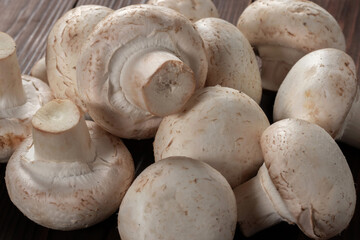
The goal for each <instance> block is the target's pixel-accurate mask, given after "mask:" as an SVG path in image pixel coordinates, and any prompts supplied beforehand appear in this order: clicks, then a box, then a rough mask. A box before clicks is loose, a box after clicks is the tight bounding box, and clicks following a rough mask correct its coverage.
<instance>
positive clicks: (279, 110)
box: [274, 48, 360, 148]
mask: <svg viewBox="0 0 360 240" xmlns="http://www.w3.org/2000/svg"><path fill="white" fill-rule="evenodd" d="M358 85H359V83H358V80H357V78H356V67H355V64H354V61H353V60H352V58H351V57H350V56H349V55H347V54H346V53H345V52H343V51H340V50H337V49H331V48H328V49H321V50H317V51H314V52H311V53H309V54H307V55H306V56H304V57H303V58H301V59H300V60H299V61H298V62H297V63H296V64H295V65H294V66H293V67H292V69H291V70H290V72H289V73H288V75H287V76H286V78H285V79H284V81H283V83H282V84H281V86H280V88H279V91H278V93H277V95H276V98H275V104H274V120H275V121H278V120H281V119H284V118H299V119H304V120H306V121H309V122H312V123H316V124H318V125H319V126H321V127H322V128H324V129H325V130H326V131H327V132H328V133H329V134H330V135H331V136H332V137H333V138H335V139H339V140H341V141H345V142H346V143H349V144H351V145H354V146H356V147H358V148H360V139H359V135H360V126H359V121H360V100H359V96H358V95H359V90H358Z"/></svg>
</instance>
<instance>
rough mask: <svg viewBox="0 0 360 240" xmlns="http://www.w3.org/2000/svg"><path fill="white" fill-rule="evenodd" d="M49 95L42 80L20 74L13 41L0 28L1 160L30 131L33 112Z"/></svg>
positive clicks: (48, 90)
mask: <svg viewBox="0 0 360 240" xmlns="http://www.w3.org/2000/svg"><path fill="white" fill-rule="evenodd" d="M52 98H53V97H52V94H51V91H50V89H49V87H48V86H47V85H46V84H45V83H43V82H42V81H41V80H39V79H37V78H33V77H30V76H26V75H21V72H20V66H19V63H18V60H17V57H16V46H15V42H14V40H13V39H12V38H11V37H10V36H9V35H7V34H6V33H3V32H0V162H7V161H8V159H9V157H10V156H11V154H12V153H13V152H14V150H15V149H16V148H17V147H18V145H19V144H20V143H21V142H22V141H23V140H24V139H25V138H26V137H27V136H28V135H29V134H30V133H31V118H32V116H33V115H34V114H35V112H36V111H37V110H38V109H39V108H40V107H41V106H42V105H43V104H45V103H46V102H48V101H50V100H51V99H52Z"/></svg>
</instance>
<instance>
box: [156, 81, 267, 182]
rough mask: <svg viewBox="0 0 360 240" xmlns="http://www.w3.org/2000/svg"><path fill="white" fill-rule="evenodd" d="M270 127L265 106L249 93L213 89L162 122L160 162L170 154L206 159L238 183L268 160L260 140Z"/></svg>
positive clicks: (158, 141) (158, 137)
mask: <svg viewBox="0 0 360 240" xmlns="http://www.w3.org/2000/svg"><path fill="white" fill-rule="evenodd" d="M268 126H269V121H268V119H267V117H266V115H265V114H264V112H263V111H262V110H261V108H260V107H259V105H258V104H256V102H255V101H254V100H252V99H251V98H250V97H248V96H247V95H245V94H244V93H240V92H238V91H237V90H234V89H231V88H226V87H220V86H215V87H207V88H204V89H201V90H199V91H198V92H196V93H195V94H194V95H193V97H192V98H191V99H190V100H189V102H188V104H187V105H186V107H185V110H184V111H183V112H181V113H178V114H174V115H170V116H167V117H165V118H164V119H163V120H162V122H161V124H160V127H159V129H158V132H157V133H156V136H155V141H154V154H155V161H159V160H161V159H163V158H166V157H170V156H186V157H190V158H193V159H196V160H200V161H204V162H206V163H208V164H209V165H210V166H212V167H213V168H215V169H216V170H218V171H219V172H220V173H221V174H222V175H224V176H225V178H226V179H227V180H228V182H229V183H230V185H231V186H232V187H236V186H237V185H239V184H240V183H242V182H244V181H246V180H248V179H249V178H251V177H253V176H254V175H255V174H256V172H257V170H258V169H259V167H260V166H261V164H262V163H263V157H262V152H261V148H260V143H259V141H260V137H261V134H262V132H263V131H264V130H265V129H266V128H267V127H268Z"/></svg>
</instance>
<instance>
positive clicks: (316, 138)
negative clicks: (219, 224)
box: [234, 119, 356, 239]
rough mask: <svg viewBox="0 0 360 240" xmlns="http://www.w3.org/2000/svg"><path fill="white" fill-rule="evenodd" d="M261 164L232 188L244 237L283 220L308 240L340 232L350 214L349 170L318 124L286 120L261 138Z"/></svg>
mask: <svg viewBox="0 0 360 240" xmlns="http://www.w3.org/2000/svg"><path fill="white" fill-rule="evenodd" d="M261 148H262V150H263V153H264V165H263V166H262V167H261V168H260V170H259V172H258V174H257V175H256V177H254V178H252V179H251V180H249V181H247V182H246V183H244V184H242V185H240V186H238V187H237V188H235V189H234V192H235V196H236V201H237V206H238V222H239V224H240V229H241V230H242V232H243V233H244V235H245V236H251V235H253V234H255V233H256V232H258V231H260V230H262V229H265V228H267V227H270V226H272V225H274V224H276V223H278V222H281V221H286V222H288V223H290V224H297V225H298V227H299V228H300V229H301V230H302V231H303V232H304V233H305V234H306V235H307V236H309V237H310V238H313V239H328V238H331V237H333V236H335V235H337V234H339V233H340V232H341V231H343V230H344V229H345V228H346V227H347V226H348V224H349V223H350V220H351V218H352V216H353V214H354V211H355V204H356V192H355V187H354V180H353V177H352V175H351V171H350V168H349V166H348V164H347V162H346V159H345V157H344V155H343V153H342V152H341V149H340V148H339V146H338V145H337V144H336V142H335V141H334V140H333V139H332V138H331V136H330V135H329V134H328V133H327V132H326V131H325V130H324V129H322V128H321V127H319V126H318V125H316V124H313V123H309V122H306V121H304V120H299V119H285V120H282V121H279V122H276V123H274V124H273V125H271V126H270V127H269V128H267V129H266V130H265V131H264V133H263V135H262V137H261Z"/></svg>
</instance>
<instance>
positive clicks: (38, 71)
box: [30, 57, 49, 84]
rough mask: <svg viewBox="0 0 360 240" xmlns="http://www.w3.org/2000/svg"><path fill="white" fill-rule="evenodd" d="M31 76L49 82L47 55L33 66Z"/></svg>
mask: <svg viewBox="0 0 360 240" xmlns="http://www.w3.org/2000/svg"><path fill="white" fill-rule="evenodd" d="M30 76H32V77H35V78H38V79H40V80H41V81H43V82H45V83H47V84H48V83H49V82H48V80H47V72H46V60H45V57H42V58H40V59H39V60H37V61H36V62H35V64H34V65H33V67H32V68H31V71H30Z"/></svg>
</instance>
